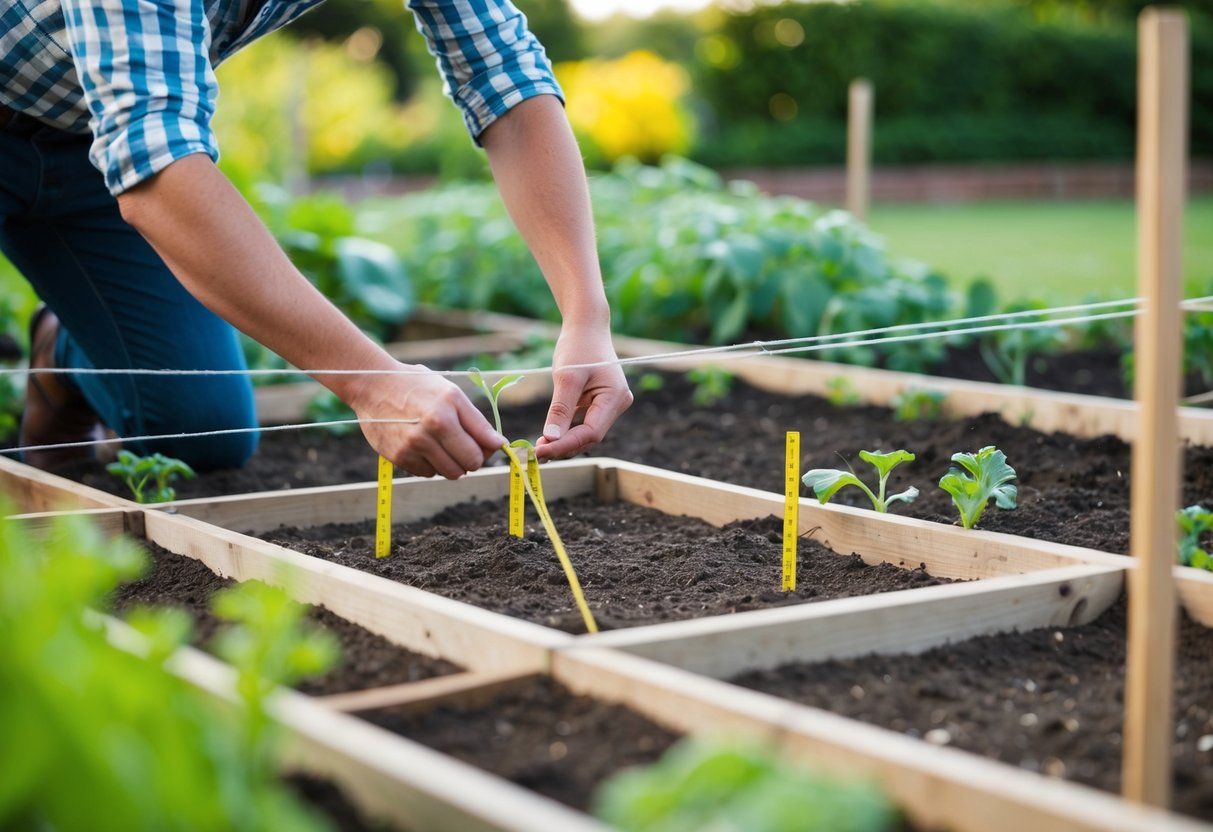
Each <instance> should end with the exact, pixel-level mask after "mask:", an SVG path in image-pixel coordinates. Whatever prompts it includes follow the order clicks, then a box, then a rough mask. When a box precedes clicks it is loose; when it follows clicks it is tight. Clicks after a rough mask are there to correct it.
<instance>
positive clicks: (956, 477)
mask: <svg viewBox="0 0 1213 832" xmlns="http://www.w3.org/2000/svg"><path fill="white" fill-rule="evenodd" d="M952 462H954V463H955V464H956V465H955V466H953V467H952V468H951V469H950V470H949V471H948V473H947V474H945V475H944V476H943V479H941V480H940V481H939V487H940V488H942V489H943V490H944V491H946V492H948V493H949V494H951V495H952V503H953V504H954V505H955V506H956V508H957V510H958V511H959V512H960V522H961V524H962V525H963V526H964V527H965V528H966V529H971V528H973V527H974V526H976V525H977V521H979V520H980V519H981V515H982V513H983V512H985V510H986V505H987V504H988V503H989V502H990V498H991V497H993V498H994V503H995V505H997V506H998V507H999V508H1001V509H1012V508H1015V499H1016V497H1017V496H1018V489H1017V488H1016V487H1015V486H1014V485H1011V484H1010V483H1011V480H1013V479H1015V469H1014V468H1012V467H1011V466H1010V465H1008V464H1007V455H1006V454H1004V453H1003V452H1002V451H1000V450H998V449H997V448H995V447H994V446H993V445H987V446H986V447H984V448H982V449H981V450H980V451H978V452H977V453H976V454H966V453H955V454H952ZM957 466H959V467H957Z"/></svg>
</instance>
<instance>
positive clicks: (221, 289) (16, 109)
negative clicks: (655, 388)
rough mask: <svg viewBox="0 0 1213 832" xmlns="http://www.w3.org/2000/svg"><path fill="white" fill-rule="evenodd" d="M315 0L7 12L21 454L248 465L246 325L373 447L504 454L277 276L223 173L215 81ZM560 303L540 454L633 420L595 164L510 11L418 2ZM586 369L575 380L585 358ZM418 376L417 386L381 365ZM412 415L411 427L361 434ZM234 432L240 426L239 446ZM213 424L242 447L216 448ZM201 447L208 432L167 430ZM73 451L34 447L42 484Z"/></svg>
mask: <svg viewBox="0 0 1213 832" xmlns="http://www.w3.org/2000/svg"><path fill="white" fill-rule="evenodd" d="M319 2H321V0H302V2H301V1H300V0H291V2H287V0H205V2H203V0H140V2H135V1H134V0H91V2H86V1H85V0H20V2H18V0H0V250H2V251H3V252H4V254H5V255H6V256H7V257H8V258H9V260H10V261H11V262H12V263H13V264H14V265H15V266H16V268H17V269H18V270H19V271H20V272H21V273H22V274H23V275H24V276H25V278H26V279H27V280H29V281H30V283H31V284H32V286H33V288H34V290H35V291H36V293H37V294H38V296H39V298H40V299H41V300H42V301H43V302H44V303H45V305H46V310H45V311H42V312H40V313H39V314H36V315H35V316H34V318H33V319H32V321H31V334H30V343H31V350H30V366H31V370H32V371H31V373H30V379H31V383H30V384H29V385H28V387H27V401H26V409H25V413H24V415H23V418H22V426H21V436H20V441H21V443H22V445H23V446H26V445H28V446H35V445H49V444H56V443H67V442H72V441H83V440H85V439H87V438H89V437H93V436H95V435H97V432H98V430H99V429H100V428H101V426H105V427H106V428H108V429H110V430H111V431H113V432H115V433H117V434H118V435H119V436H125V437H145V436H152V437H158V438H156V439H148V440H146V441H133V442H131V443H130V444H129V445H128V447H132V446H133V449H134V450H136V451H139V452H145V453H146V452H151V451H159V452H161V453H165V454H167V455H169V456H175V457H177V458H180V459H183V460H185V461H186V462H188V463H189V464H190V465H192V466H194V467H195V468H197V469H199V470H207V469H214V468H221V467H234V466H239V465H241V464H243V463H244V462H246V461H247V459H248V458H249V456H250V455H251V454H252V453H253V451H254V449H255V447H256V442H257V434H256V432H255V431H247V432H239V430H238V429H242V428H254V427H255V426H256V415H255V410H254V405H253V396H252V388H251V385H250V382H249V379H248V377H247V376H245V375H240V374H239V373H229V374H214V375H171V374H169V375H157V374H123V373H88V372H83V373H72V372H70V371H69V372H60V373H45V372H43V373H38V372H33V371H35V370H46V369H49V368H71V369H77V368H78V369H84V370H88V369H92V368H110V369H112V368H117V369H131V368H152V369H172V370H242V369H245V367H246V365H245V363H244V359H243V357H242V353H241V350H240V348H239V344H238V339H237V336H236V332H235V329H233V327H235V328H236V329H239V330H241V331H243V332H245V333H246V334H247V335H249V336H250V337H252V338H253V339H255V340H257V341H259V342H260V343H262V344H263V345H265V346H266V347H268V348H269V349H271V350H273V351H275V352H277V353H278V354H279V355H281V356H282V357H283V358H285V359H286V360H287V361H289V362H290V363H291V364H293V365H294V366H296V367H300V368H306V369H311V370H339V371H353V370H363V371H375V373H374V374H369V373H368V374H358V373H340V374H329V375H325V374H317V376H316V378H317V380H318V381H319V382H320V383H322V384H323V385H325V386H326V387H328V388H329V389H330V390H332V391H333V393H335V394H336V395H337V396H338V397H339V398H340V399H341V400H342V401H344V402H345V403H346V404H348V405H349V406H350V407H352V408H353V410H354V412H355V413H356V414H357V416H358V417H359V419H361V420H364V421H363V424H362V430H363V433H364V435H365V437H366V439H367V440H368V442H369V443H370V445H371V446H372V447H373V448H374V449H375V450H376V451H377V452H378V453H380V454H381V455H383V456H384V457H386V458H387V459H389V460H391V461H392V462H393V463H394V464H395V465H396V466H398V467H400V468H402V469H404V470H405V471H407V472H409V473H412V474H415V475H419V476H433V475H435V474H438V475H441V476H443V477H448V478H456V477H459V476H461V475H463V474H464V473H466V472H468V471H474V470H476V469H478V468H479V467H481V466H482V465H483V464H484V463H485V461H486V460H487V459H488V457H490V456H491V455H492V454H493V452H494V451H495V450H496V449H497V448H498V447H500V445H501V444H502V443H503V441H504V438H503V437H502V436H500V435H498V433H497V432H496V430H495V429H494V428H493V427H492V426H491V425H490V424H489V422H488V421H487V420H486V419H485V417H484V416H483V415H482V414H481V413H480V411H479V410H477V409H476V408H475V407H474V406H473V405H472V403H471V402H470V400H469V399H468V398H467V397H466V396H465V395H464V394H463V393H462V392H461V391H460V390H459V388H458V387H457V386H456V385H454V384H453V383H452V382H451V381H449V380H448V379H446V378H444V377H442V376H440V375H439V374H436V373H433V372H430V371H428V370H425V368H422V367H416V366H408V365H402V364H400V363H399V362H397V361H395V360H394V359H392V358H391V357H390V356H389V355H388V354H387V353H386V352H385V351H384V350H383V349H382V348H381V347H380V346H378V345H377V344H376V343H374V342H373V341H372V340H371V339H369V338H368V337H367V336H366V335H364V334H363V333H362V332H361V331H360V330H359V329H358V328H357V327H356V326H354V325H353V324H352V323H351V322H350V321H349V319H348V318H346V316H345V315H344V314H342V313H341V312H340V311H339V310H338V309H337V308H336V307H334V306H333V305H332V304H331V303H330V302H329V301H328V300H327V299H326V298H325V297H324V296H323V295H321V294H320V293H319V292H318V291H317V290H316V289H315V288H314V287H313V286H312V285H311V284H310V283H309V282H308V281H307V279H306V278H304V277H303V275H302V274H301V273H300V272H299V271H298V270H297V269H296V268H295V267H294V266H293V265H292V264H291V263H290V262H289V260H288V258H287V257H286V255H285V254H284V253H283V251H282V250H281V248H280V247H279V246H278V245H277V243H276V242H275V240H274V239H273V237H272V236H271V235H270V233H269V231H268V230H267V229H266V227H265V226H264V225H263V223H262V222H261V221H260V220H259V219H258V217H257V216H256V214H255V213H254V212H253V209H252V208H251V207H250V206H249V204H248V203H247V202H246V201H245V200H244V198H243V197H242V196H241V195H240V193H239V192H238V191H237V190H236V189H235V188H234V187H233V186H232V185H231V183H230V182H229V181H228V180H227V179H226V177H225V176H224V175H223V174H222V173H221V172H220V170H219V168H218V167H217V166H216V160H217V158H218V150H217V147H216V142H215V137H214V134H213V132H212V130H211V126H210V120H211V114H212V112H213V109H214V107H215V104H216V99H217V92H218V91H217V89H216V82H215V76H214V71H213V68H214V67H215V66H216V65H217V64H218V63H219V62H220V61H222V60H223V59H224V58H227V57H228V56H230V55H231V54H232V53H234V52H235V51H237V50H238V49H240V48H241V47H243V46H245V45H247V44H248V43H250V42H251V41H253V40H255V39H256V38H258V37H261V36H262V35H265V34H267V33H269V32H271V31H274V30H276V29H278V28H279V27H281V26H283V25H286V24H287V23H289V22H290V21H291V20H293V19H294V18H296V17H298V16H299V15H300V14H302V13H303V12H304V11H306V10H307V9H308V8H310V7H312V6H315V5H317V4H318V3H319ZM408 8H409V9H410V10H411V11H412V12H413V14H414V17H415V19H416V25H417V28H418V29H419V30H420V31H421V32H422V34H423V35H424V36H425V37H426V39H427V42H428V46H429V49H430V51H431V53H432V54H433V55H434V56H435V58H436V63H437V65H438V68H439V70H440V72H441V73H442V75H443V76H444V80H445V89H446V92H447V93H448V95H449V96H450V97H451V98H452V99H453V100H454V102H455V103H456V104H457V105H458V106H459V108H460V109H461V110H462V113H463V117H464V121H465V123H466V125H467V128H468V130H469V132H470V134H471V137H472V139H473V140H475V141H476V143H477V144H479V145H481V146H482V147H483V148H484V151H485V152H486V154H487V156H488V160H489V167H490V169H491V170H492V173H493V176H494V179H495V180H496V182H497V187H498V190H499V191H500V193H501V196H502V199H503V201H504V202H505V205H506V207H507V209H508V211H509V213H510V215H511V217H512V218H513V220H514V222H515V224H516V225H517V227H518V229H519V230H520V232H521V233H522V235H523V237H524V239H525V240H526V242H527V245H528V246H529V248H530V249H531V251H532V253H533V254H534V256H535V258H536V260H537V261H538V263H539V266H540V268H541V270H542V272H543V274H544V277H545V279H546V280H547V282H548V285H549V287H550V289H551V291H552V293H553V296H554V299H555V301H556V303H557V306H558V307H559V309H560V313H561V317H562V323H561V330H560V334H559V338H558V339H557V343H556V347H555V356H554V359H553V365H554V367H555V370H554V383H555V389H554V392H553V396H552V401H551V406H550V409H549V412H548V416H547V419H546V423H545V426H544V428H543V435H542V437H540V438H539V439H538V440H537V454H538V456H539V457H540V458H541V459H555V458H566V457H569V456H573V455H575V454H577V453H580V452H583V451H586V450H588V449H590V448H591V447H593V446H594V445H595V444H596V443H597V442H599V441H601V439H602V438H603V436H604V435H605V433H606V431H607V430H608V428H609V427H610V426H611V425H612V424H613V423H614V421H615V420H616V419H617V418H618V416H619V415H620V414H621V413H622V412H623V411H624V410H626V409H627V407H628V406H629V405H630V404H631V401H632V396H631V393H630V391H629V390H628V387H627V383H626V381H625V379H624V376H623V372H622V370H621V369H620V368H619V366H618V365H614V364H611V363H610V362H612V361H613V360H614V358H615V352H614V348H613V346H612V343H611V338H610V311H609V308H608V304H607V300H606V296H605V292H604V289H603V285H602V277H601V272H600V267H599V264H598V259H597V252H596V242H595V236H594V229H593V221H592V217H591V211H590V200H589V193H588V186H587V182H586V176H585V170H584V167H583V165H582V161H581V156H580V153H579V150H578V148H577V144H576V141H575V139H574V137H573V134H572V131H571V129H570V127H569V124H568V120H567V118H566V117H565V114H564V109H563V98H562V92H561V89H560V87H559V86H558V84H557V82H556V80H555V77H554V76H553V74H552V71H551V67H550V65H549V63H548V61H547V58H546V56H545V53H544V51H543V47H542V46H541V44H540V43H539V42H538V41H537V40H536V38H535V37H534V36H533V34H532V33H531V32H530V31H529V30H528V28H527V22H526V18H525V17H524V16H523V14H522V13H521V12H520V11H519V10H518V9H517V8H516V7H515V6H514V5H513V4H512V3H511V2H509V0H410V2H409V3H408ZM587 364H596V365H597V366H591V367H585V366H582V365H587ZM398 370H413V371H414V372H413V373H398V372H386V373H385V372H383V371H398ZM385 419H388V420H390V419H396V420H401V419H407V420H415V421H414V422H411V423H407V424H399V423H397V424H386V423H380V422H373V421H367V420H385ZM233 429H237V430H234V431H233ZM222 431H233V432H230V433H222ZM201 432H206V433H208V434H210V435H207V436H193V437H190V436H179V435H176V434H190V433H201ZM79 453H80V450H79V449H71V448H68V449H61V450H52V449H47V450H45V451H39V450H30V451H29V452H27V454H26V460H27V461H28V462H29V463H31V464H33V465H36V466H39V467H43V468H51V467H54V466H58V465H63V464H66V463H68V462H70V461H72V460H73V458H74V457H75V456H76V455H78V454H79Z"/></svg>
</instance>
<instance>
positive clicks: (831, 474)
mask: <svg viewBox="0 0 1213 832" xmlns="http://www.w3.org/2000/svg"><path fill="white" fill-rule="evenodd" d="M859 458H860V459H862V460H863V461H864V462H867V463H869V464H870V465H871V466H872V467H873V468H875V469H876V473H877V475H878V476H879V478H880V484H879V486H878V489H877V493H875V494H874V493H872V489H870V488H868V487H867V486H866V485H864V484H863V481H862V480H860V479H859V477H857V476H855V473H854V472H853V471H841V470H838V469H836V468H814V469H813V470H811V471H809V472H808V473H806V474H805V475H804V476H803V477H801V481H802V482H803V483H804V484H805V485H807V486H808V487H809V488H811V489H813V493H814V494H815V495H816V496H817V499H818V500H819V501H820V502H821V504H822V505H825V504H826V503H828V502H830V499H831V498H832V497H833V496H834V495H835V494H837V493H838V491H839V490H840V489H842V488H845V487H846V486H848V485H853V486H856V487H857V488H859V489H860V490H862V491H863V493H864V494H867V495H868V499H869V500H871V501H872V507H873V508H874V509H876V510H877V511H879V512H885V511H887V510H888V507H889V504H890V503H895V502H899V501H900V502H904V503H912V502H914V500H916V499H917V498H918V489H917V488H915V487H914V486H910V487H909V488H907V489H906V490H905V491H902V492H901V493H899V494H893V495H890V496H888V497H886V496H885V491H886V489H887V488H888V482H889V475H890V474H891V473H893V469H894V468H896V467H897V466H898V465H900V464H901V463H903V462H912V461H913V460H914V454H912V453H910V452H909V451H891V452H889V453H881V452H880V451H860V452H859Z"/></svg>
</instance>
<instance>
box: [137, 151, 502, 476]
mask: <svg viewBox="0 0 1213 832" xmlns="http://www.w3.org/2000/svg"><path fill="white" fill-rule="evenodd" d="M118 204H119V207H120V208H121V210H122V214H123V217H124V218H125V219H126V220H127V222H129V223H130V224H131V225H132V226H134V227H135V228H136V229H137V230H138V231H139V232H140V233H141V234H142V235H143V236H144V237H145V238H146V239H147V240H148V242H149V243H151V245H152V246H153V248H155V249H156V251H157V253H159V254H160V256H161V257H162V258H163V259H164V261H165V263H166V264H168V266H169V268H170V269H172V270H173V273H174V274H175V275H176V276H177V278H178V279H179V280H180V281H181V282H182V284H183V285H184V286H185V287H186V289H188V290H189V291H190V293H191V294H193V295H194V296H195V297H197V298H198V299H199V300H200V301H201V302H202V303H203V304H204V305H206V306H207V307H208V308H209V309H211V310H212V311H214V312H215V313H216V314H218V315H219V316H220V317H222V318H224V319H225V320H227V321H229V322H230V323H232V324H233V325H234V326H236V327H237V328H238V329H241V330H243V331H244V332H246V333H247V334H248V335H249V336H251V337H252V338H254V339H256V340H257V341H259V342H261V343H262V344H264V345H265V346H267V347H269V348H270V349H271V350H273V351H274V352H276V353H278V354H279V355H281V356H282V357H283V358H285V359H286V360H287V361H289V362H291V363H292V364H294V365H295V366H297V367H301V368H304V369H316V370H377V371H383V370H400V369H408V368H407V367H406V366H405V365H402V364H400V363H399V362H397V361H396V360H395V359H393V358H392V357H391V356H389V355H388V354H387V353H386V352H385V351H384V350H383V349H382V348H381V347H379V346H378V345H377V344H375V343H374V342H373V341H371V340H370V338H368V337H367V336H366V335H365V334H363V333H362V331H361V330H359V329H358V328H357V327H356V326H355V325H354V324H353V323H351V322H350V321H349V319H348V318H346V317H345V315H343V314H342V313H341V312H340V311H339V310H338V309H337V308H336V307H334V306H333V305H332V304H331V303H330V302H329V301H328V299H327V298H325V297H324V296H323V295H322V294H320V292H319V291H317V290H316V289H315V287H313V286H312V284H311V283H309V282H308V281H307V279H306V278H305V277H303V275H302V274H300V273H299V271H298V270H297V269H295V267H294V266H293V265H291V263H290V261H289V260H288V259H287V257H286V255H285V253H284V252H283V251H282V249H281V248H280V247H279V246H278V244H277V243H276V241H275V240H274V239H273V237H272V236H271V235H270V233H269V231H268V230H267V229H266V228H265V226H264V225H263V224H262V223H261V221H260V219H259V218H258V217H257V216H256V214H255V213H254V212H253V209H252V208H251V207H250V206H249V205H248V203H247V202H246V201H245V200H244V198H243V197H242V196H241V195H240V194H239V192H238V191H236V189H235V188H234V187H232V185H231V183H229V182H228V180H227V178H226V177H224V176H223V174H222V173H220V171H219V170H218V168H216V167H215V165H214V163H213V162H211V160H210V159H209V158H208V157H207V156H205V155H202V154H195V155H192V156H186V157H185V158H183V159H179V160H177V161H175V162H173V163H172V164H171V165H169V166H168V167H167V168H165V169H164V170H162V171H161V172H160V173H158V174H157V175H155V176H154V177H152V178H150V179H148V180H145V181H144V182H142V183H141V184H139V185H136V186H135V187H134V188H131V189H129V190H127V191H125V192H123V193H122V194H120V195H119V196H118ZM415 369H419V370H420V369H422V368H415ZM317 379H318V380H319V381H320V382H321V383H322V384H324V385H325V386H326V387H328V388H329V389H330V390H332V391H333V392H334V393H335V394H336V395H337V396H338V397H339V398H340V399H341V400H342V401H344V402H345V403H346V404H348V405H349V406H350V407H352V408H353V409H354V411H355V413H357V415H358V417H359V418H361V419H410V418H411V419H418V420H419V422H418V423H417V424H405V425H400V424H391V425H389V424H364V425H363V433H364V434H365V435H366V437H367V440H368V441H369V442H370V444H371V445H372V447H374V448H375V450H376V451H378V452H379V453H380V454H382V455H383V456H385V457H387V458H388V459H390V460H391V461H392V462H393V463H395V464H396V465H398V466H400V467H402V468H404V469H405V470H406V471H408V472H410V473H412V474H416V475H419V476H432V475H433V474H435V473H438V474H441V475H442V476H444V477H448V478H455V477H458V476H460V475H462V474H464V473H466V472H468V471H474V470H477V469H478V468H480V467H481V466H482V465H483V464H484V461H485V460H486V459H487V458H488V457H489V456H491V455H492V453H493V452H494V451H495V450H496V449H497V448H499V447H500V446H501V445H502V444H503V443H504V438H503V437H501V436H500V435H499V434H497V432H496V431H495V430H494V429H493V428H492V426H491V425H490V424H489V423H488V420H486V419H485V418H484V416H483V415H482V414H481V413H480V411H479V410H477V409H476V408H475V407H474V406H473V405H472V403H471V402H470V401H469V400H468V399H467V397H466V396H465V395H464V394H463V393H462V392H461V391H460V390H459V388H458V387H456V386H455V385H454V384H452V383H451V382H450V381H448V380H447V379H445V378H442V377H441V376H438V375H436V374H434V373H429V372H425V373H423V374H418V375H318V376H317Z"/></svg>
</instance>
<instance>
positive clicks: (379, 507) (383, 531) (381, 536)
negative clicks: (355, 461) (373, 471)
mask: <svg viewBox="0 0 1213 832" xmlns="http://www.w3.org/2000/svg"><path fill="white" fill-rule="evenodd" d="M376 499H377V501H378V502H377V504H376V506H375V557H377V558H386V557H387V556H388V553H389V552H390V551H391V550H392V463H390V462H388V461H387V459H386V458H385V457H382V456H381V457H379V492H378V494H377V495H376Z"/></svg>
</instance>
